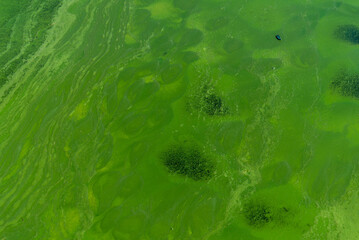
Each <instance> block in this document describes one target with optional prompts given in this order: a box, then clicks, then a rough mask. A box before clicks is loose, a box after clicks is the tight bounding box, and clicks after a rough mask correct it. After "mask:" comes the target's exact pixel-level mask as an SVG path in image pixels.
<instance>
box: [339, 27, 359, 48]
mask: <svg viewBox="0 0 359 240" xmlns="http://www.w3.org/2000/svg"><path fill="white" fill-rule="evenodd" d="M334 35H335V37H337V38H338V39H341V40H344V41H347V42H350V43H353V44H359V27H358V26H356V25H354V24H345V25H339V26H337V28H336V29H335V30H334Z"/></svg>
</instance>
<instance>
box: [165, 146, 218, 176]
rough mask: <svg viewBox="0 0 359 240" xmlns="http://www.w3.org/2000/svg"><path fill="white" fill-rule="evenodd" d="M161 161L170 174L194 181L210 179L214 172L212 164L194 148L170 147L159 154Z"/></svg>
mask: <svg viewBox="0 0 359 240" xmlns="http://www.w3.org/2000/svg"><path fill="white" fill-rule="evenodd" d="M161 160H162V163H163V164H164V166H166V168H167V169H168V171H169V172H170V173H175V174H179V175H182V176H185V177H189V178H192V179H193V180H196V181H198V180H206V179H209V178H211V177H212V175H213V171H214V163H213V162H212V161H211V160H210V159H209V158H207V157H205V156H204V155H203V153H201V152H200V151H199V150H198V148H197V147H196V146H183V145H172V146H171V147H169V148H168V149H167V150H165V151H164V152H162V153H161Z"/></svg>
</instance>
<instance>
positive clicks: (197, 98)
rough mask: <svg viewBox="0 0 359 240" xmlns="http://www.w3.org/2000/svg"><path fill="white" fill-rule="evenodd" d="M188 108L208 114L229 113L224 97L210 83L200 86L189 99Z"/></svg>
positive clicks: (219, 114) (191, 110)
mask: <svg viewBox="0 0 359 240" xmlns="http://www.w3.org/2000/svg"><path fill="white" fill-rule="evenodd" d="M187 109H188V111H190V112H196V111H197V112H199V113H203V114H205V115H207V116H221V115H222V116H223V115H226V114H227V113H228V108H227V107H226V106H225V104H224V102H223V99H222V97H220V96H219V95H218V94H217V93H216V92H215V91H214V89H213V87H210V86H209V85H208V84H205V85H203V86H201V87H200V89H199V90H198V91H197V92H194V93H193V94H192V95H191V96H190V97H189V98H188V100H187Z"/></svg>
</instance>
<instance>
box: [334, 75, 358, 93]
mask: <svg viewBox="0 0 359 240" xmlns="http://www.w3.org/2000/svg"><path fill="white" fill-rule="evenodd" d="M331 87H332V89H333V90H334V91H336V92H338V93H339V94H341V95H343V96H347V97H354V98H359V74H358V73H350V72H347V71H340V72H339V73H337V74H336V76H335V77H334V79H333V81H332V82H331Z"/></svg>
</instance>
